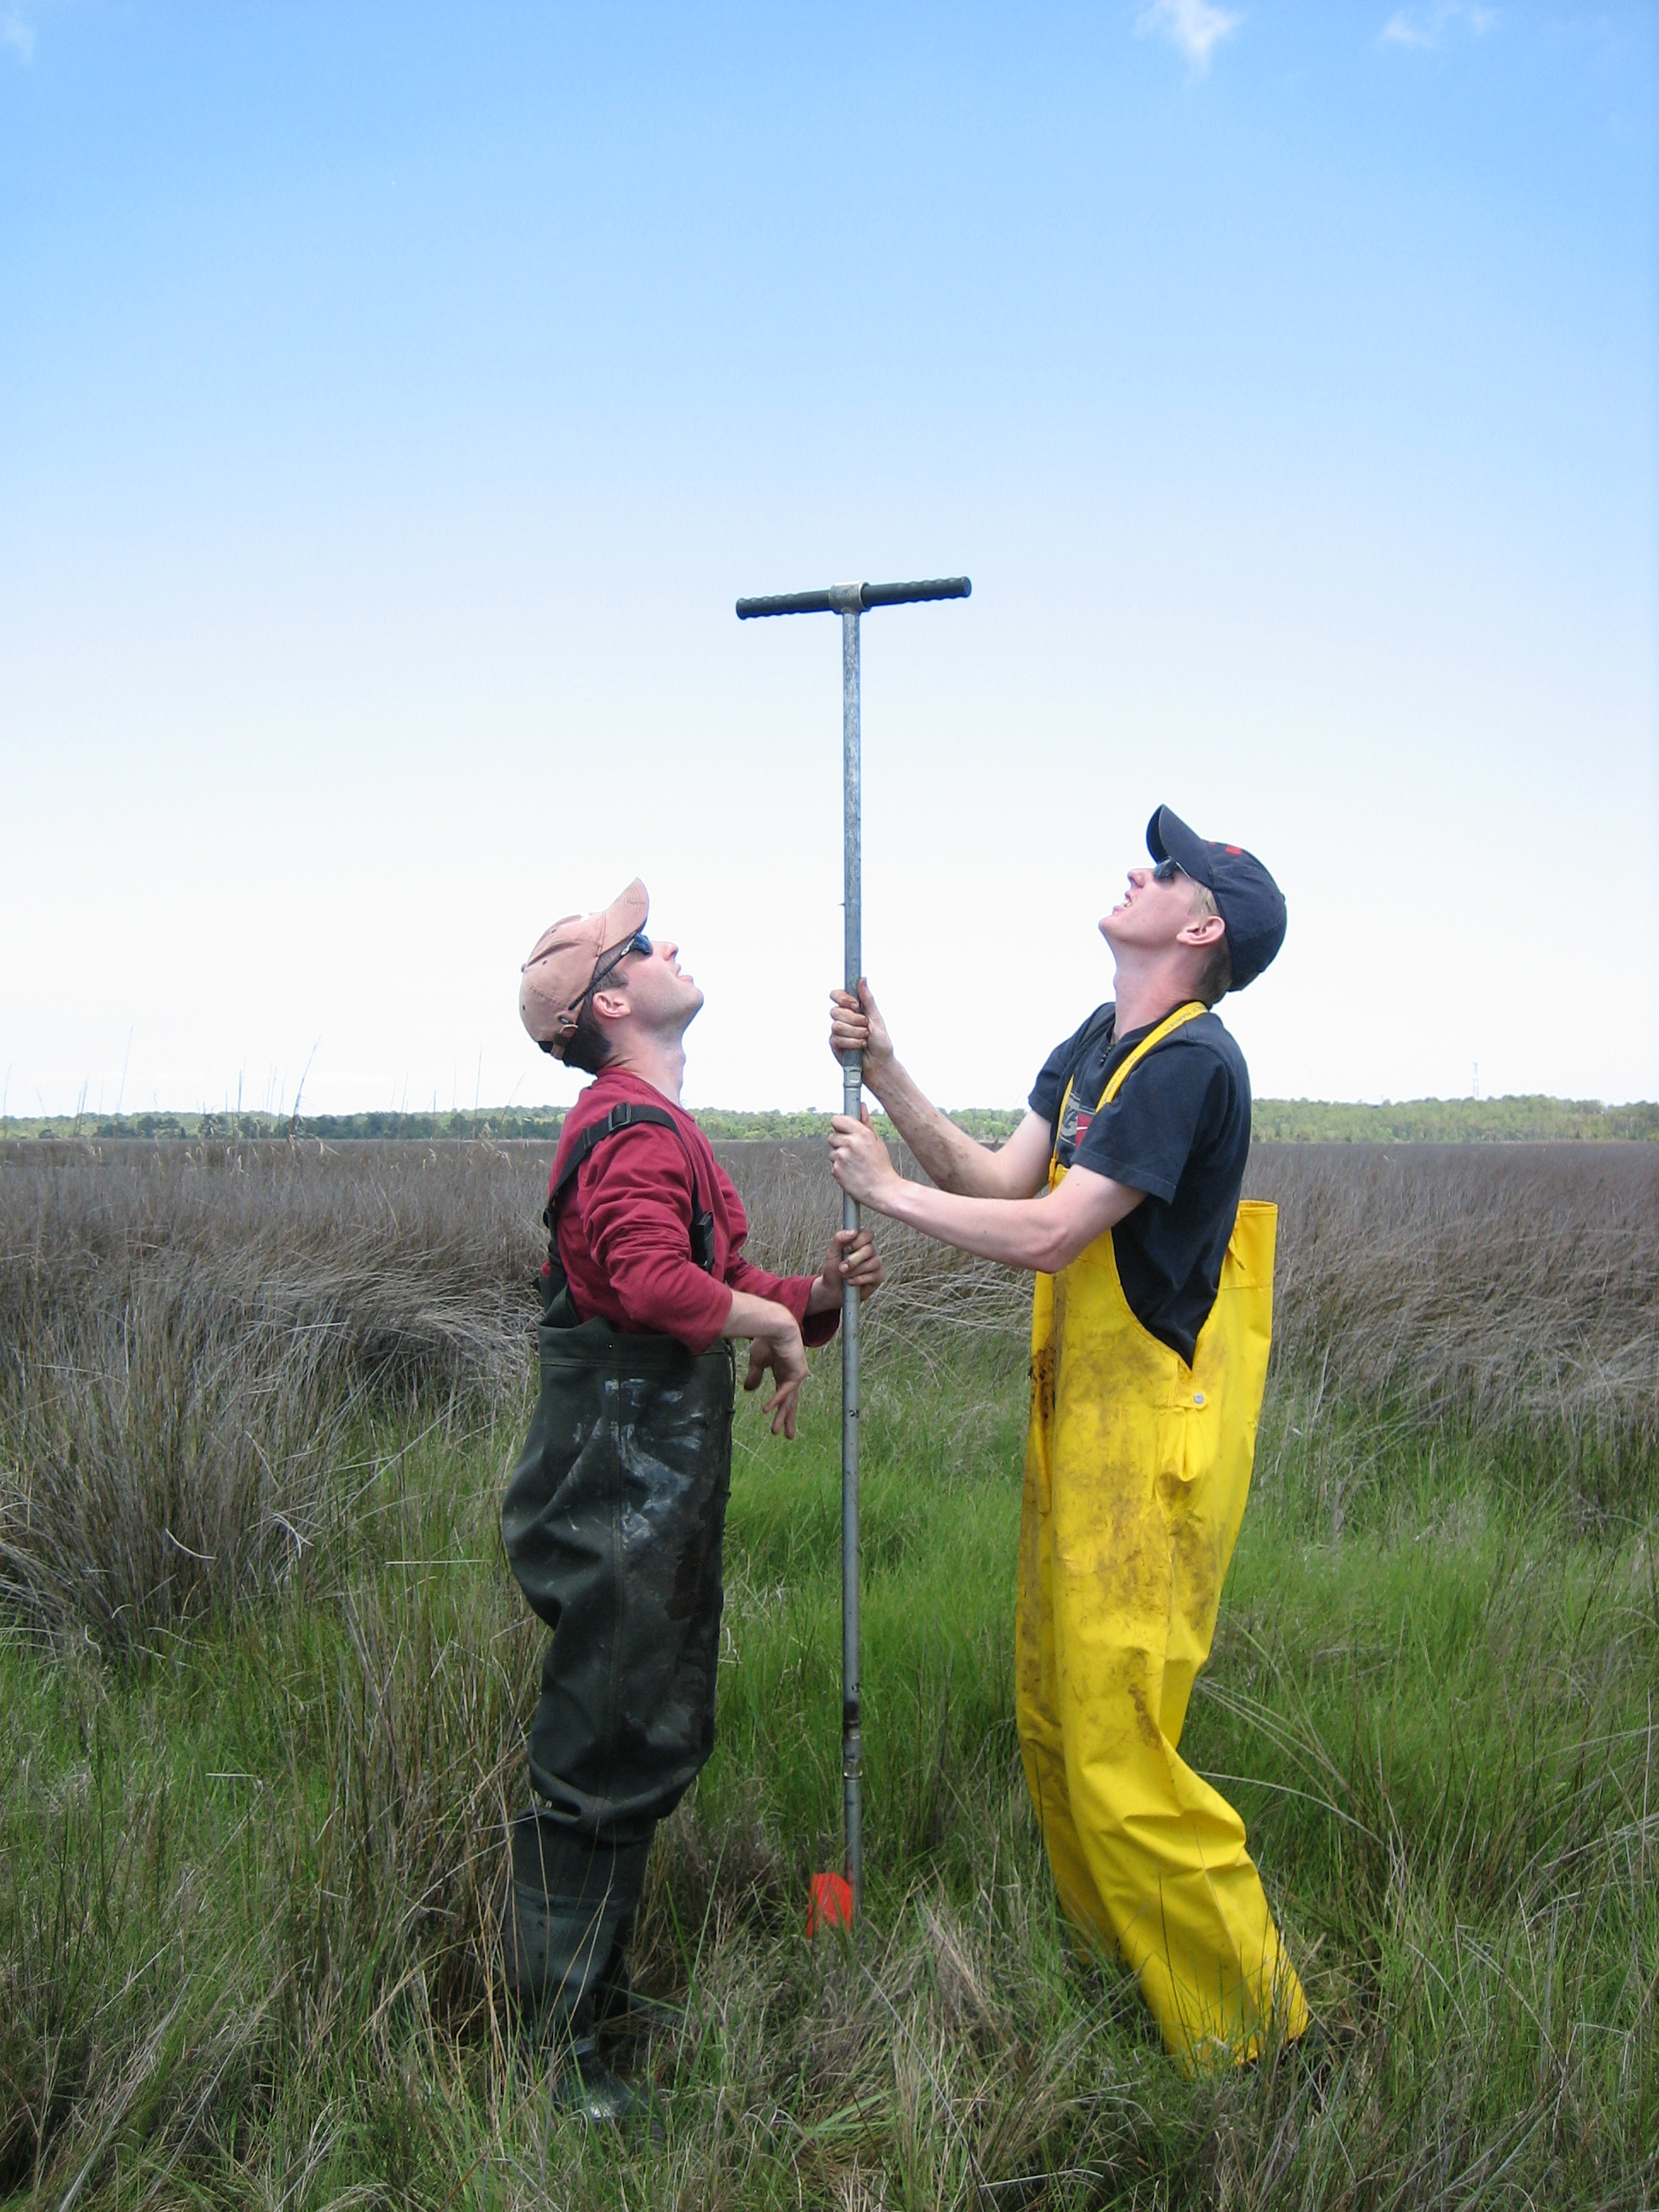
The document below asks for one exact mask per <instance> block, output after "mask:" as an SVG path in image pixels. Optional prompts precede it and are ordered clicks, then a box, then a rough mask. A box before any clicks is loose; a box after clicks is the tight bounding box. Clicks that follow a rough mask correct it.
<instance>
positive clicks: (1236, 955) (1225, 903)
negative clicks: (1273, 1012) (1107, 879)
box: [1146, 806, 1285, 991]
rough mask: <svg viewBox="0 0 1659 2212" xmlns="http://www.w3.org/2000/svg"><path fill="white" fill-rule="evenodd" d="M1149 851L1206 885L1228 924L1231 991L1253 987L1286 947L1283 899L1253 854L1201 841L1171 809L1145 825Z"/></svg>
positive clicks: (1218, 910) (1161, 808) (1157, 815)
mask: <svg viewBox="0 0 1659 2212" xmlns="http://www.w3.org/2000/svg"><path fill="white" fill-rule="evenodd" d="M1146 849H1147V851H1148V852H1149V853H1150V854H1152V858H1153V859H1154V860H1173V861H1174V862H1175V864H1176V867H1178V868H1179V869H1180V871H1181V872H1182V875H1183V876H1190V877H1191V878H1192V879H1193V881H1194V883H1195V884H1203V885H1204V887H1205V889H1206V890H1207V891H1208V892H1209V894H1210V896H1211V897H1212V899H1213V900H1214V901H1215V903H1216V911H1217V912H1218V914H1219V915H1220V916H1221V919H1222V920H1223V921H1225V923H1226V925H1227V950H1228V952H1229V953H1230V954H1231V957H1232V963H1233V988H1234V990H1235V991H1242V990H1243V988H1244V986H1245V985H1246V984H1247V983H1253V982H1254V981H1255V979H1256V977H1257V976H1258V975H1260V974H1261V971H1262V969H1264V968H1265V967H1266V966H1267V963H1268V962H1269V961H1270V960H1271V959H1272V958H1273V955H1274V954H1275V953H1276V952H1277V951H1278V950H1279V946H1280V945H1282V944H1283V943H1284V942H1285V894H1284V892H1283V891H1281V890H1279V885H1278V884H1276V883H1275V882H1274V881H1273V878H1272V877H1271V876H1270V875H1269V874H1268V873H1267V870H1266V869H1265V868H1264V867H1263V866H1262V865H1261V861H1260V860H1257V859H1256V857H1255V854H1254V853H1247V852H1246V851H1245V850H1244V848H1243V846H1242V845H1217V844H1213V843H1212V842H1211V841H1210V840H1209V839H1208V838H1206V837H1200V836H1198V835H1197V834H1196V832H1195V831H1194V830H1191V829H1188V827H1187V825H1186V823H1184V822H1183V821H1182V818H1181V817H1180V816H1179V815H1178V814H1175V813H1172V812H1171V811H1170V809H1169V808H1168V807H1167V806H1160V807H1159V808H1158V811H1157V812H1156V813H1155V814H1154V815H1153V817H1152V820H1151V821H1150V822H1149V823H1147V824H1146Z"/></svg>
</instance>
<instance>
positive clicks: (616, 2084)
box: [549, 2035, 663, 2141]
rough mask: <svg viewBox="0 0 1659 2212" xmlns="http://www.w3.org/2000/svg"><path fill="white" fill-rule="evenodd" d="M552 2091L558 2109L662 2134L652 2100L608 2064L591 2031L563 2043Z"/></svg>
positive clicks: (609, 2124)
mask: <svg viewBox="0 0 1659 2212" xmlns="http://www.w3.org/2000/svg"><path fill="white" fill-rule="evenodd" d="M549 2094H550V2098H551V2100H552V2103H553V2106H554V2109H555V2110H556V2111H557V2112H570V2113H574V2115H575V2116H576V2118H579V2119H584V2120H587V2121H589V2122H591V2123H592V2124H594V2125H595V2126H599V2127H622V2128H628V2127H639V2126H641V2125H645V2126H648V2127H649V2128H650V2130H651V2133H652V2136H653V2138H655V2139H656V2140H658V2141H660V2140H661V2138H662V2135H663V2125H662V2121H661V2119H660V2118H659V2115H658V2114H657V2113H656V2112H654V2111H653V2109H652V2106H651V2102H650V2100H649V2099H648V2098H647V2097H642V2096H641V2094H640V2093H639V2091H638V2090H637V2089H636V2088H635V2087H634V2085H633V2083H632V2082H631V2081H623V2077H622V2075H620V2074H617V2073H615V2072H613V2071H612V2069H611V2068H610V2067H609V2066H607V2065H606V2064H605V2061H604V2060H603V2059H602V2058H601V2057H600V2056H599V2045H597V2044H596V2043H595V2042H594V2040H593V2038H592V2036H591V2035H578V2036H568V2037H566V2038H565V2039H564V2040H563V2042H562V2043H561V2045H559V2048H558V2051H557V2052H556V2055H555V2059H554V2073H553V2079H552V2081H551V2084H550V2091H549Z"/></svg>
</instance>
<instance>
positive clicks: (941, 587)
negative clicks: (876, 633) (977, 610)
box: [860, 576, 974, 607]
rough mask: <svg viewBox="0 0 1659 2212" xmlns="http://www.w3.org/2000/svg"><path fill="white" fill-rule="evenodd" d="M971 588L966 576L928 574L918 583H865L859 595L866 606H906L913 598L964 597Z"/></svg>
mask: <svg viewBox="0 0 1659 2212" xmlns="http://www.w3.org/2000/svg"><path fill="white" fill-rule="evenodd" d="M973 588H974V587H973V586H972V585H971V584H970V583H969V580H968V579H967V577H966V576H930V577H928V578H927V580H926V581H925V582H923V583H920V584H866V586H865V587H864V589H863V591H862V592H860V598H861V599H863V601H864V604H865V605H866V607H907V606H908V605H910V603H911V601H912V600H913V599H966V598H967V597H968V595H969V592H971V591H972V590H973Z"/></svg>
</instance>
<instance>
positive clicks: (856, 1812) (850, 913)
mask: <svg viewBox="0 0 1659 2212" xmlns="http://www.w3.org/2000/svg"><path fill="white" fill-rule="evenodd" d="M972 589H973V586H972V585H971V584H970V583H969V580H968V579H967V577H966V576H937V577H934V578H933V579H932V580H931V581H928V582H926V583H919V584H831V585H830V586H829V588H828V589H827V590H826V591H822V592H783V593H781V595H780V596H779V597H777V598H775V599H739V600H738V621H739V622H749V621H751V620H752V619H753V618H754V617H756V616H757V615H826V614H838V615H839V616H840V617H841V728H842V850H843V856H844V862H845V872H846V873H845V880H846V922H847V987H848V990H849V991H850V992H852V993H853V994H854V997H856V996H857V994H858V987H859V977H860V975H862V973H863V972H864V954H863V947H862V944H861V942H860V940H861V938H862V934H863V932H862V921H863V915H862V884H861V867H860V861H861V854H860V845H861V837H862V823H861V811H862V790H861V782H862V775H861V768H860V729H859V619H860V616H861V615H862V614H863V613H864V611H865V609H866V607H900V606H908V605H910V604H911V603H912V602H913V601H915V600H917V599H966V598H967V597H968V595H969V592H970V591H971V590H972ZM863 1087H864V1062H863V1055H862V1054H860V1053H856V1052H853V1053H848V1054H847V1055H846V1057H845V1059H844V1060H842V1104H843V1108H844V1110H845V1111H846V1112H847V1113H848V1114H850V1115H853V1116H854V1119H856V1118H857V1115H858V1111H859V1103H860V1094H861V1092H862V1091H863ZM841 1218H842V1227H843V1228H847V1229H856V1228H857V1227H858V1225H859V1209H858V1206H857V1205H856V1204H855V1203H854V1200H852V1199H850V1198H844V1199H843V1200H842V1208H841ZM841 1681H842V1688H841V1771H842V1797H843V1803H844V1809H845V1818H846V1826H847V1879H848V1883H849V1884H850V1885H851V1887H852V1892H853V1910H854V1914H855V1915H857V1914H858V1913H860V1912H861V1911H862V1910H863V1907H864V1828H863V1820H864V1747H863V1742H862V1739H861V1736H860V1724H859V1294H858V1292H857V1291H855V1290H854V1289H853V1288H852V1287H851V1286H850V1285H848V1287H846V1288H844V1289H843V1290H842V1306H841Z"/></svg>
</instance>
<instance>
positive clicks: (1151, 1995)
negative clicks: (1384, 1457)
mask: <svg viewBox="0 0 1659 2212" xmlns="http://www.w3.org/2000/svg"><path fill="white" fill-rule="evenodd" d="M1204 1011H1205V1010H1204V1008H1203V1007H1202V1006H1200V1005H1198V1004H1196V1003H1194V1004H1192V1005H1188V1006H1181V1007H1179V1008H1177V1009H1176V1012H1174V1013H1172V1014H1170V1016H1169V1017H1168V1018H1167V1019H1165V1020H1164V1021H1163V1022H1161V1023H1159V1024H1158V1027H1157V1028H1156V1029H1154V1030H1152V1033H1151V1034H1150V1035H1149V1036H1147V1037H1146V1039H1145V1040H1144V1041H1143V1042H1142V1043H1140V1044H1139V1046H1138V1047H1137V1048H1135V1050H1134V1051H1133V1053H1131V1054H1129V1056H1128V1058H1127V1060H1125V1061H1124V1062H1123V1064H1122V1066H1121V1067H1119V1068H1118V1069H1116V1070H1115V1073H1114V1074H1113V1076H1112V1079H1111V1080H1110V1082H1109V1084H1108V1085H1107V1086H1106V1089H1105V1091H1104V1092H1103V1095H1102V1097H1101V1100H1100V1103H1101V1105H1102V1106H1105V1105H1107V1104H1109V1103H1110V1101H1111V1100H1112V1099H1113V1098H1115V1097H1116V1096H1117V1093H1118V1091H1120V1090H1121V1088H1122V1085H1123V1084H1124V1082H1125V1080H1126V1079H1127V1077H1128V1075H1129V1074H1130V1073H1131V1072H1132V1071H1133V1069H1134V1068H1135V1067H1136V1066H1138V1065H1139V1062H1140V1061H1141V1060H1143V1059H1144V1058H1145V1057H1146V1054H1148V1053H1149V1052H1152V1050H1153V1049H1154V1048H1156V1047H1157V1046H1158V1045H1159V1044H1160V1043H1162V1042H1163V1041H1164V1038H1165V1037H1167V1036H1169V1035H1170V1033H1171V1031H1172V1030H1176V1029H1178V1028H1180V1027H1181V1026H1182V1024H1183V1023H1186V1022H1189V1021H1193V1020H1195V1019H1196V1018H1197V1017H1198V1016H1199V1015H1200V1014H1201V1013H1203V1012H1204ZM1068 1095H1069V1093H1068ZM1061 1112H1062V1114H1063V1112H1064V1107H1063V1105H1062V1108H1061ZM1064 1174H1065V1170H1064V1169H1062V1168H1060V1166H1059V1165H1058V1164H1051V1165H1050V1168H1049V1173H1048V1184H1049V1188H1050V1189H1053V1188H1054V1187H1055V1186H1056V1185H1057V1184H1058V1183H1059V1182H1060V1179H1061V1177H1062V1176H1063V1175H1064ZM1275 1226H1276V1211H1275V1209H1274V1208H1273V1206H1267V1205H1262V1204H1260V1203H1258V1202H1256V1201H1254V1200H1246V1201H1245V1202H1244V1203H1243V1205H1241V1206H1240V1207H1239V1209H1238V1217H1237V1221H1236V1222H1235V1224H1234V1226H1233V1231H1232V1235H1231V1239H1230V1241H1229V1243H1228V1247H1227V1255H1226V1259H1225V1262H1224V1263H1223V1266H1222V1270H1221V1285H1220V1288H1219V1290H1218V1292H1217V1295H1216V1301H1215V1304H1214V1306H1213V1308H1212V1310H1211V1313H1210V1316H1209V1318H1208V1320H1207V1321H1206V1322H1205V1324H1204V1327H1203V1329H1202V1331H1201V1332H1200V1336H1199V1340H1198V1345H1197V1349H1196V1351H1195V1352H1194V1358H1193V1364H1192V1365H1191V1366H1190V1367H1188V1364H1187V1363H1186V1361H1185V1360H1184V1359H1182V1357H1181V1355H1180V1353H1179V1352H1172V1351H1171V1350H1170V1348H1169V1346H1167V1345H1164V1344H1162V1343H1160V1342H1159V1341H1158V1339H1157V1338H1156V1337H1154V1336H1152V1335H1151V1334H1149V1333H1148V1332H1147V1331H1146V1329H1145V1328H1142V1327H1141V1325H1140V1323H1139V1321H1137V1320H1136V1318H1135V1316H1134V1315H1133V1312H1132V1311H1131V1310H1130V1307H1129V1304H1128V1302H1127V1299H1126V1298H1125V1297H1124V1295H1123V1289H1122V1285H1121V1283H1120V1282H1119V1280H1118V1273H1117V1261H1116V1257H1115V1252H1114V1249H1113V1245H1112V1237H1111V1232H1110V1231H1107V1232H1106V1234H1105V1235H1104V1236H1102V1237H1097V1238H1096V1240H1095V1242H1094V1243H1092V1244H1091V1245H1090V1246H1089V1248H1088V1249H1087V1250H1086V1251H1085V1252H1084V1253H1082V1254H1081V1255H1079V1258H1077V1259H1076V1260H1074V1261H1073V1262H1072V1264H1071V1266H1070V1267H1066V1268H1064V1269H1063V1270H1062V1271H1061V1272H1060V1273H1059V1274H1058V1275H1053V1276H1049V1275H1039V1276H1038V1277H1037V1279H1036V1298H1035V1303H1034V1306H1033V1310H1032V1316H1031V1414H1030V1429H1029V1431H1028V1435H1027V1442H1026V1455H1025V1496H1024V1512H1023V1516H1022V1522H1021V1529H1020V1556H1019V1601H1018V1626H1017V1631H1016V1640H1015V1666H1016V1693H1017V1705H1018V1720H1019V1735H1020V1746H1021V1750H1022V1753H1023V1754H1024V1762H1025V1778H1026V1780H1027V1782H1028V1783H1029V1784H1030V1790H1031V1796H1032V1797H1033V1799H1034V1801H1035V1802H1036V1808H1037V1815H1038V1819H1039V1820H1040V1821H1041V1823H1042V1834H1043V1840H1044V1842H1045V1844H1047V1846H1048V1857H1049V1862H1050V1863H1051V1865H1052V1866H1053V1868H1054V1880H1055V1882H1056V1884H1057V1886H1058V1888H1059V1892H1060V1901H1061V1903H1062V1905H1064V1907H1065V1910H1066V1914H1067V1916H1068V1917H1069V1918H1070V1919H1071V1920H1072V1921H1073V1923H1075V1925H1076V1926H1077V1927H1078V1928H1079V1929H1080V1930H1082V1931H1083V1932H1084V1933H1085V1935H1086V1936H1088V1937H1089V1938H1090V1939H1091V1941H1092V1942H1095V1943H1097V1944H1098V1945H1099V1946H1100V1947H1101V1948H1103V1949H1105V1950H1107V1951H1109V1952H1112V1953H1115V1954H1117V1955H1118V1956H1120V1957H1121V1959H1122V1960H1123V1961H1124V1963H1125V1964H1126V1965H1127V1966H1128V1967H1129V1968H1130V1969H1131V1970H1132V1971H1133V1972H1134V1973H1135V1974H1136V1975H1137V1977H1138V1978H1139V1983H1140V1990H1141V1995H1142V1996H1144V1997H1145V1999H1146V2002H1147V2004H1148V2005H1149V2006H1150V2007H1151V2008H1152V2013H1153V2015H1155V2017H1156V2018H1157V2021H1158V2026H1159V2027H1160V2028H1161V2030H1162V2031H1163V2034H1164V2043H1165V2045H1166V2046H1167V2047H1168V2049H1169V2051H1170V2055H1171V2057H1174V2058H1175V2059H1176V2061H1177V2063H1180V2064H1181V2065H1182V2067H1183V2068H1184V2069H1186V2070H1188V2071H1189V2072H1198V2071H1200V2070H1206V2069H1210V2068H1213V2067H1218V2066H1226V2065H1236V2064H1242V2063H1244V2062H1245V2061H1246V2060H1247V2059H1249V2058H1252V2057H1255V2055H1256V2054H1257V2052H1258V2051H1260V2050H1261V2047H1262V2045H1263V2042H1264V2040H1265V2039H1268V2038H1269V2037H1270V2036H1271V2035H1272V2034H1273V2033H1276V2034H1278V2035H1279V2036H1283V2037H1294V2036H1297V2035H1300V2034H1301V2033H1302V2032H1303V2030H1304V2028H1305V2027H1307V2024H1308V2008H1307V2002H1306V2000H1305V1998H1304V1996H1303V1993H1302V1985H1301V1984H1300V1983H1299V1982H1298V1981H1297V1977H1296V1972H1295V1970H1294V1968H1293V1967H1292V1966H1291V1964H1290V1961H1289V1960H1288V1959H1287V1958H1286V1957H1285V1954H1284V1953H1283V1951H1282V1950H1281V1949H1280V1947H1279V1933H1278V1930H1277V1929H1276V1928H1275V1927H1274V1925H1273V1915H1272V1914H1271V1912H1270V1911H1268V1909H1267V1899H1266V1897H1265V1896H1264V1895H1263V1893H1262V1889H1261V1879H1260V1877H1259V1876H1258V1875H1257V1873H1256V1870H1255V1864H1254V1863H1253V1862H1252V1860H1251V1858H1250V1856H1249V1852H1248V1851H1247V1850H1245V1848H1244V1823H1243V1820H1240V1818H1239V1816H1238V1814H1237V1813H1236V1812H1235V1811H1234V1810H1233V1808H1232V1807H1231V1805H1230V1804H1228V1802H1227V1801H1226V1799H1225V1797H1223V1796H1220V1795H1219V1793H1218V1791H1216V1790H1212V1788H1211V1787H1210V1785H1209V1784H1207V1783H1206V1782H1204V1781H1201V1780H1200V1778H1199V1777H1198V1776H1197V1775H1196V1774H1194V1772H1193V1771H1192V1770H1191V1768H1190V1767H1188V1766H1187V1765H1184V1764H1183V1763H1182V1759H1181V1758H1180V1756H1179V1755H1178V1753H1177V1751H1176V1746H1177V1745H1178V1743H1179V1742H1180V1741H1181V1729H1182V1723H1183V1721H1184V1720H1185V1718H1186V1716H1187V1701H1188V1698H1189V1697H1190V1696H1191V1694H1192V1687H1193V1682H1194V1678H1195V1677H1196V1675H1197V1674H1198V1671H1199V1669H1200V1667H1202V1666H1203V1664H1204V1662H1205V1661H1206V1659H1207V1658H1208V1656H1209V1652H1210V1643H1211V1638H1212V1636H1213V1635H1214V1632H1215V1620H1216V1610H1217V1607H1218V1604H1219V1601H1220V1596H1221V1585H1222V1583H1223V1582H1224V1581H1225V1577H1226V1573H1227V1565H1228V1562H1229V1561H1230V1559H1231V1557H1232V1551H1233V1544H1234V1541H1235V1540H1236V1538H1237V1534H1238V1525H1239V1522H1240V1521H1241V1520H1242V1518H1243V1512H1244V1501H1245V1498H1246V1496H1247V1495H1248V1493H1249V1486H1250V1466H1251V1462H1252V1460H1253V1459H1254V1457H1255V1430H1256V1421H1257V1419H1258V1417H1259V1415H1260V1413H1261V1394H1262V1389H1263V1387H1264V1385H1265V1383H1266V1381H1267V1347H1268V1344H1269V1341H1270V1340H1271V1337H1272V1333H1273V1237H1274V1231H1275Z"/></svg>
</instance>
